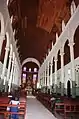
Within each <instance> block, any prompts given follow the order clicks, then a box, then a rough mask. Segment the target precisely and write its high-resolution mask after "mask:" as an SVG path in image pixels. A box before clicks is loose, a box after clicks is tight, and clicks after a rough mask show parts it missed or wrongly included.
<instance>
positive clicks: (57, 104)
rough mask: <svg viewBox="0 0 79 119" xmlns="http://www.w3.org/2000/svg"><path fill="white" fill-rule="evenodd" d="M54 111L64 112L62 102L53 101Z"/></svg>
mask: <svg viewBox="0 0 79 119" xmlns="http://www.w3.org/2000/svg"><path fill="white" fill-rule="evenodd" d="M54 111H55V112H64V103H55V109H54Z"/></svg>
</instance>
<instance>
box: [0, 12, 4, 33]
mask: <svg viewBox="0 0 79 119" xmlns="http://www.w3.org/2000/svg"><path fill="white" fill-rule="evenodd" d="M0 20H1V35H4V18H3V15H2V13H1V12H0Z"/></svg>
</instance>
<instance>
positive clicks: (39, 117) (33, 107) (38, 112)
mask: <svg viewBox="0 0 79 119" xmlns="http://www.w3.org/2000/svg"><path fill="white" fill-rule="evenodd" d="M26 119H57V118H56V117H54V116H53V114H52V113H51V112H49V110H47V109H46V108H45V107H44V106H43V105H42V104H41V103H40V102H39V101H38V100H37V99H36V98H35V97H34V96H28V97H27V112H26Z"/></svg>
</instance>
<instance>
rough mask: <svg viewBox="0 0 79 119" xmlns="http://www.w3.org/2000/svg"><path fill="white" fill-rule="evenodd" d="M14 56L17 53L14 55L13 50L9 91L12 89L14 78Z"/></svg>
mask: <svg viewBox="0 0 79 119" xmlns="http://www.w3.org/2000/svg"><path fill="white" fill-rule="evenodd" d="M14 58H15V55H14V52H13V60H12V68H11V74H10V80H9V89H8V92H10V91H11V83H12V79H13V68H14Z"/></svg>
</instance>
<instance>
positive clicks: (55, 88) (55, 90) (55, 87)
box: [54, 58, 57, 93]
mask: <svg viewBox="0 0 79 119" xmlns="http://www.w3.org/2000/svg"><path fill="white" fill-rule="evenodd" d="M54 61H55V85H54V92H55V93H57V58H55V60H54Z"/></svg>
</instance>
